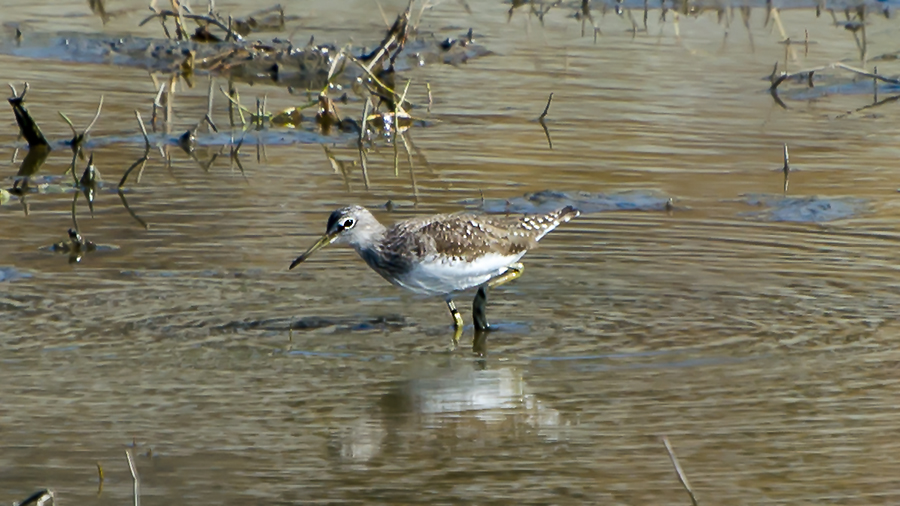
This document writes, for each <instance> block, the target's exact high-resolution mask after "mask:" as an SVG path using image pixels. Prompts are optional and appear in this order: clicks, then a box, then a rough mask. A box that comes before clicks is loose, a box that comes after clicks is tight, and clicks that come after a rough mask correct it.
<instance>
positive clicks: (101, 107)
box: [81, 95, 103, 135]
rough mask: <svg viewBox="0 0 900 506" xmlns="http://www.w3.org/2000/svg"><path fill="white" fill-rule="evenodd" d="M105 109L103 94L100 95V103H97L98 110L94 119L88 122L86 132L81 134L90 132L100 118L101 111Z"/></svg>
mask: <svg viewBox="0 0 900 506" xmlns="http://www.w3.org/2000/svg"><path fill="white" fill-rule="evenodd" d="M101 110H103V95H100V103H99V104H97V112H96V114H94V119H92V120H91V122H90V124H88V126H87V128H85V129H84V133H83V134H81V135H87V134H88V132H90V131H91V129H92V128H94V125H95V124H97V120H98V119H100V111H101Z"/></svg>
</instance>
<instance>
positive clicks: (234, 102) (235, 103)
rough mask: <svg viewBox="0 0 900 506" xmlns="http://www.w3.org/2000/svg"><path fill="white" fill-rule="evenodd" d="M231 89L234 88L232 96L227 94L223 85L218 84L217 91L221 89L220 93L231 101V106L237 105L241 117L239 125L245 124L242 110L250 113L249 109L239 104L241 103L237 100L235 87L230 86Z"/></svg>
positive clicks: (238, 98)
mask: <svg viewBox="0 0 900 506" xmlns="http://www.w3.org/2000/svg"><path fill="white" fill-rule="evenodd" d="M232 89H233V90H234V97H232V96H231V95H229V94H228V92H227V91H225V88H224V87H222V86H219V91H221V92H222V94H223V95H225V97H226V98H227V99H228V101H229V102H230V103H231V105H232V106H233V107H237V110H238V114H239V115H240V117H241V125H246V124H247V121H246V120H245V119H244V111H246V112H247V113H250V109H247V108H246V107H244V106H242V105H241V103H240V102H239V100H240V96H238V92H237V89H235V88H232ZM251 114H252V113H251ZM232 116H233V113H232ZM232 125H234V121H232Z"/></svg>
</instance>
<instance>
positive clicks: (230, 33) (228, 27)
mask: <svg viewBox="0 0 900 506" xmlns="http://www.w3.org/2000/svg"><path fill="white" fill-rule="evenodd" d="M167 17H173V18H175V22H176V24H177V23H178V19H179V17H180V18H181V19H182V20H183V19H185V18H186V19H191V20H194V21H205V22H207V23H210V24H213V25H216V26H217V27H219V28H221V29H222V30H224V31H225V41H226V42H227V41H228V40H234V41H242V40H244V38H243V37H241V34H239V33H237V32H236V31H234V29H233V28H232V26H233V22H232V21H231V16H228V18H229V21H228V24H225V23H223V22H222V21H220V20H218V19H216V18H215V17H212V16H208V15H204V14H190V13H181V12H179V13H176V12H175V11H170V10H162V11H156V12H154V13H153V14H151V15H149V16H147V17H146V18H144V20H143V21H141V22H140V23H139V24H138V26H144V25H145V24H147V22H149V21H150V20H151V19H154V18H159V20H160V22H161V23H163V29H166V28H165V27H166V25H165V21H166V18H167ZM182 22H183V21H182ZM184 36H185V38H189V37H190V36H189V35H187V34H186V33H185V34H184ZM166 38H168V39H171V38H172V37H171V36H169V34H168V29H166Z"/></svg>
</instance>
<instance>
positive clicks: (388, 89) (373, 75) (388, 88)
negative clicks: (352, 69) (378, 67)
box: [346, 54, 397, 95]
mask: <svg viewBox="0 0 900 506" xmlns="http://www.w3.org/2000/svg"><path fill="white" fill-rule="evenodd" d="M346 56H347V58H349V59H350V61H352V62H353V63H355V64H357V65H359V67H360V68H361V69H363V72H365V73H366V75H367V76H369V78H370V79H371V80H373V81H375V83H377V84H378V85H379V86H381V87H382V88H384V89H385V90H387V92H388V93H391V94H393V95H396V94H397V92H395V91H394V90H392V89H391V88H390V87H388V85H386V84H384V83H383V82H381V80H380V79H378V78H377V77H375V74H373V73H372V71H371V70H369V68H368V67H366V65H365V64H364V63H363V62H362V61H360V60H359V58H357V57H355V56H353V55H349V54H348V55H346Z"/></svg>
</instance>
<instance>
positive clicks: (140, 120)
mask: <svg viewBox="0 0 900 506" xmlns="http://www.w3.org/2000/svg"><path fill="white" fill-rule="evenodd" d="M134 117H135V118H137V120H138V126H140V127H141V134H143V136H144V148H145V149H146V150H147V151H149V150H150V137H149V136H148V135H147V128H146V127H144V120H143V118H141V113H140V112H138V110H137V109H135V110H134Z"/></svg>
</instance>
